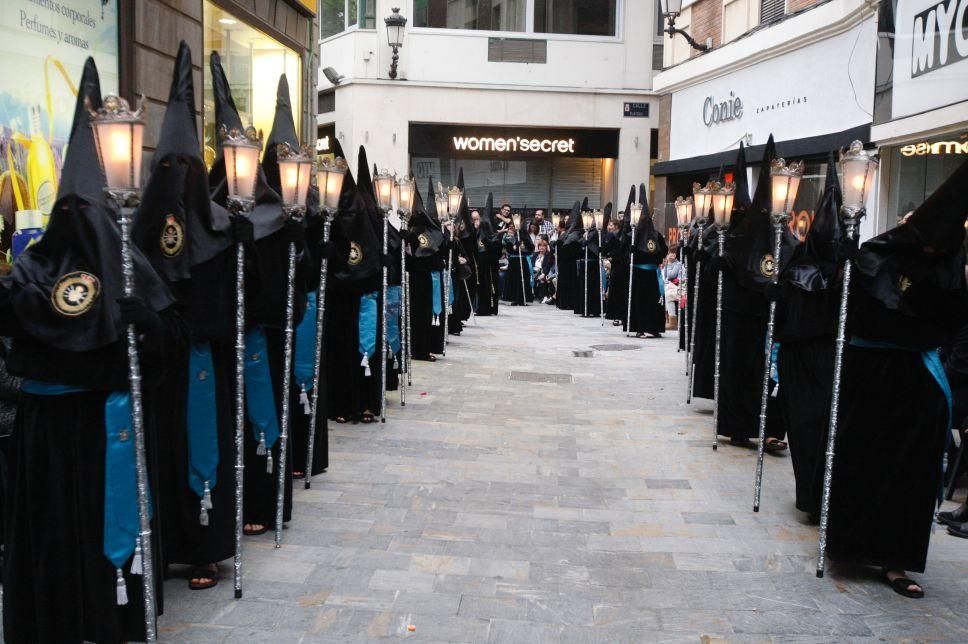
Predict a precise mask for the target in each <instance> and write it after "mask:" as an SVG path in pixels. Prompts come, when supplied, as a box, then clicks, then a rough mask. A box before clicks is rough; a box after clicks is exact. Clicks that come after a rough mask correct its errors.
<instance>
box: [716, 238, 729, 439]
mask: <svg viewBox="0 0 968 644" xmlns="http://www.w3.org/2000/svg"><path fill="white" fill-rule="evenodd" d="M716 236H717V245H718V246H719V257H720V258H722V257H724V256H725V246H726V230H725V229H724V228H720V227H718V226H717V228H716ZM722 331H723V269H722V268H720V269H719V270H718V271H717V272H716V365H715V368H716V371H715V373H714V377H713V403H714V406H713V450H716V449H717V448H718V447H719V354H720V348H721V345H722V340H721V338H720V335H721V334H722Z"/></svg>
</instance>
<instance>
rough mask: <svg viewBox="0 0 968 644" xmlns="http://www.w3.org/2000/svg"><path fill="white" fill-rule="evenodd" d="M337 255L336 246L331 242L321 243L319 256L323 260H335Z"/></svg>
mask: <svg viewBox="0 0 968 644" xmlns="http://www.w3.org/2000/svg"><path fill="white" fill-rule="evenodd" d="M335 255H336V245H335V244H334V243H333V242H331V241H320V242H319V256H320V258H322V259H327V260H328V259H333V257H334V256H335Z"/></svg>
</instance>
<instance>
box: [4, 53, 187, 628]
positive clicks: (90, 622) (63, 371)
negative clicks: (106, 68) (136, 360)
mask: <svg viewBox="0 0 968 644" xmlns="http://www.w3.org/2000/svg"><path fill="white" fill-rule="evenodd" d="M78 88H79V91H78V96H77V104H76V107H75V110H74V122H73V126H72V128H71V134H70V145H69V146H68V152H67V155H66V157H65V159H64V168H63V173H62V175H61V182H60V187H59V190H58V194H57V201H56V203H55V204H54V208H53V209H52V210H51V216H50V223H49V224H48V226H47V230H46V232H45V234H44V237H43V239H41V240H40V241H39V242H37V243H36V244H33V245H32V246H30V247H29V248H28V249H27V250H26V251H24V253H23V254H22V255H21V256H20V257H18V259H17V262H16V263H15V264H14V266H13V269H12V271H11V272H10V274H9V275H7V276H5V277H4V278H3V279H2V281H0V320H2V323H0V334H2V335H4V336H9V337H12V338H13V347H12V351H11V353H10V356H9V358H8V362H7V367H8V369H9V371H10V373H11V374H13V375H16V376H20V377H23V378H24V381H23V387H22V388H23V394H22V397H21V400H20V404H19V407H18V410H17V420H16V426H15V429H14V431H13V434H12V436H11V445H10V478H9V486H10V487H9V504H8V505H7V516H6V521H5V528H6V536H5V540H4V541H5V544H6V561H5V568H4V571H3V572H4V575H3V583H4V597H3V602H4V606H3V620H4V640H5V641H6V642H10V643H12V644H21V643H23V644H27V643H30V644H33V643H36V642H58V643H59V642H78V643H79V642H82V641H91V642H99V643H117V642H122V641H135V640H143V639H144V638H145V630H144V619H145V617H144V601H143V597H142V577H141V576H140V575H133V574H131V573H130V569H131V567H132V566H133V565H134V564H135V563H136V561H137V562H140V554H141V550H140V549H139V548H138V534H139V531H140V526H139V520H138V498H137V491H136V483H135V481H136V468H135V451H134V442H135V441H134V437H133V435H132V434H131V432H130V429H129V428H130V421H131V411H130V410H131V405H130V396H129V394H128V392H129V386H128V360H127V342H126V328H127V325H128V324H134V325H135V328H136V331H137V333H138V337H139V347H138V352H139V356H140V362H141V373H142V376H143V380H142V391H143V400H144V402H145V403H146V406H147V405H149V404H153V403H152V402H151V401H150V400H149V399H150V398H151V396H153V395H155V393H156V388H157V386H158V384H159V382H160V381H161V379H162V378H163V377H164V375H165V369H166V368H167V366H168V362H167V356H168V355H171V354H173V353H176V352H180V351H182V350H183V348H182V344H181V343H182V342H184V341H185V328H184V323H183V322H182V320H181V318H180V317H179V316H178V315H177V314H176V313H174V312H173V310H172V304H173V303H174V298H173V296H172V294H171V292H170V291H169V290H168V288H167V287H166V286H165V283H164V281H163V280H162V279H161V278H159V276H158V275H157V273H156V272H155V271H154V269H152V267H151V264H150V263H149V261H148V259H147V258H146V257H145V256H144V255H143V254H142V253H141V251H140V250H139V249H138V248H137V247H134V248H132V249H131V251H132V253H131V254H132V259H133V264H134V274H135V296H134V297H131V298H126V297H124V288H123V282H122V272H121V235H120V228H119V226H118V223H117V217H118V214H117V211H116V208H115V207H114V206H113V205H112V204H109V203H108V202H107V198H106V196H105V195H104V193H103V188H104V175H103V173H102V172H101V168H100V165H99V163H98V158H97V153H96V150H95V143H94V133H93V130H92V128H91V125H90V121H89V116H88V110H87V109H86V107H85V102H86V101H89V105H90V107H91V108H92V109H98V108H100V107H101V105H102V103H101V88H100V82H99V80H98V75H97V68H96V67H95V65H94V60H93V59H92V58H88V59H87V62H86V63H85V65H84V72H83V76H82V77H81V81H80V83H79V84H78ZM119 302H120V306H119ZM166 430H167V428H165V427H161V426H159V425H158V424H157V423H156V422H155V419H153V418H150V417H148V416H147V415H146V416H145V417H144V431H145V443H146V447H147V449H148V450H149V453H148V454H147V456H148V462H149V485H150V486H151V488H152V491H155V490H156V489H157V479H156V477H154V476H153V474H154V473H155V469H156V468H154V467H153V464H152V460H153V459H152V457H153V455H154V452H155V450H156V446H157V443H158V442H159V440H166V437H165V436H164V435H159V432H164V431H166ZM152 479H155V480H154V482H152ZM153 507H154V509H155V514H154V518H155V521H153V523H154V524H155V526H154V529H153V531H152V535H153V537H152V538H153V552H154V554H155V555H156V557H155V572H156V577H155V579H156V581H157V582H158V583H157V588H156V599H157V601H158V608H159V613H160V612H161V595H160V590H161V577H162V575H161V566H160V562H159V561H158V556H157V555H158V554H159V550H160V548H159V545H160V544H159V543H158V538H157V536H158V532H157V523H158V520H157V519H159V517H158V512H157V510H158V506H157V504H155V505H154V506H153ZM138 565H140V563H139V564H138ZM125 595H126V601H124V600H125Z"/></svg>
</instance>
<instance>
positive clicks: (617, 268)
mask: <svg viewBox="0 0 968 644" xmlns="http://www.w3.org/2000/svg"><path fill="white" fill-rule="evenodd" d="M633 203H635V186H632V189H631V190H629V198H628V201H627V202H626V204H625V217H624V218H623V219H622V221H621V222H619V230H618V233H617V234H612V233H609V234H607V235H606V236H605V243H604V244H603V248H602V251H603V252H604V253H605V255H606V257H608V260H609V262H610V264H611V269H610V270H609V273H608V293H607V297H606V299H605V317H606V318H608V319H609V320H615V322H616V324H618V323H620V322H625V321H626V320H625V318H626V317H628V313H629V312H628V303H629V259H630V244H631V239H632V225H633V224H632V204H633Z"/></svg>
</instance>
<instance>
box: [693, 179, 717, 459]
mask: <svg viewBox="0 0 968 644" xmlns="http://www.w3.org/2000/svg"><path fill="white" fill-rule="evenodd" d="M698 186H699V184H693V196H694V197H695V208H694V211H693V213H694V215H695V222H696V271H695V275H696V285H695V286H694V287H693V289H692V297H691V298H688V299H687V300H686V307H687V308H688V307H690V306H691V307H692V315H691V316H689V318H690V321H691V323H692V326H691V328H690V329H689V349H688V351H687V353H688V354H689V357H688V364H687V365H686V367H687V373H688V376H689V377H688V380H689V388H688V392H687V393H686V404H687V405H690V404H692V392H693V387H694V386H695V384H696V365H695V358H696V326H697V325H696V320H698V319H699V314H698V313H697V312H698V311H699V287H700V286H701V285H702V254H701V252H702V236H703V231H704V229H705V227H706V221H707V220H706V217H707V216H708V215H709V200H708V198H707V197H708V195H706V196H704V195H700V194H696V193H695V190H696V188H698ZM717 442H718V441H717Z"/></svg>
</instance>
